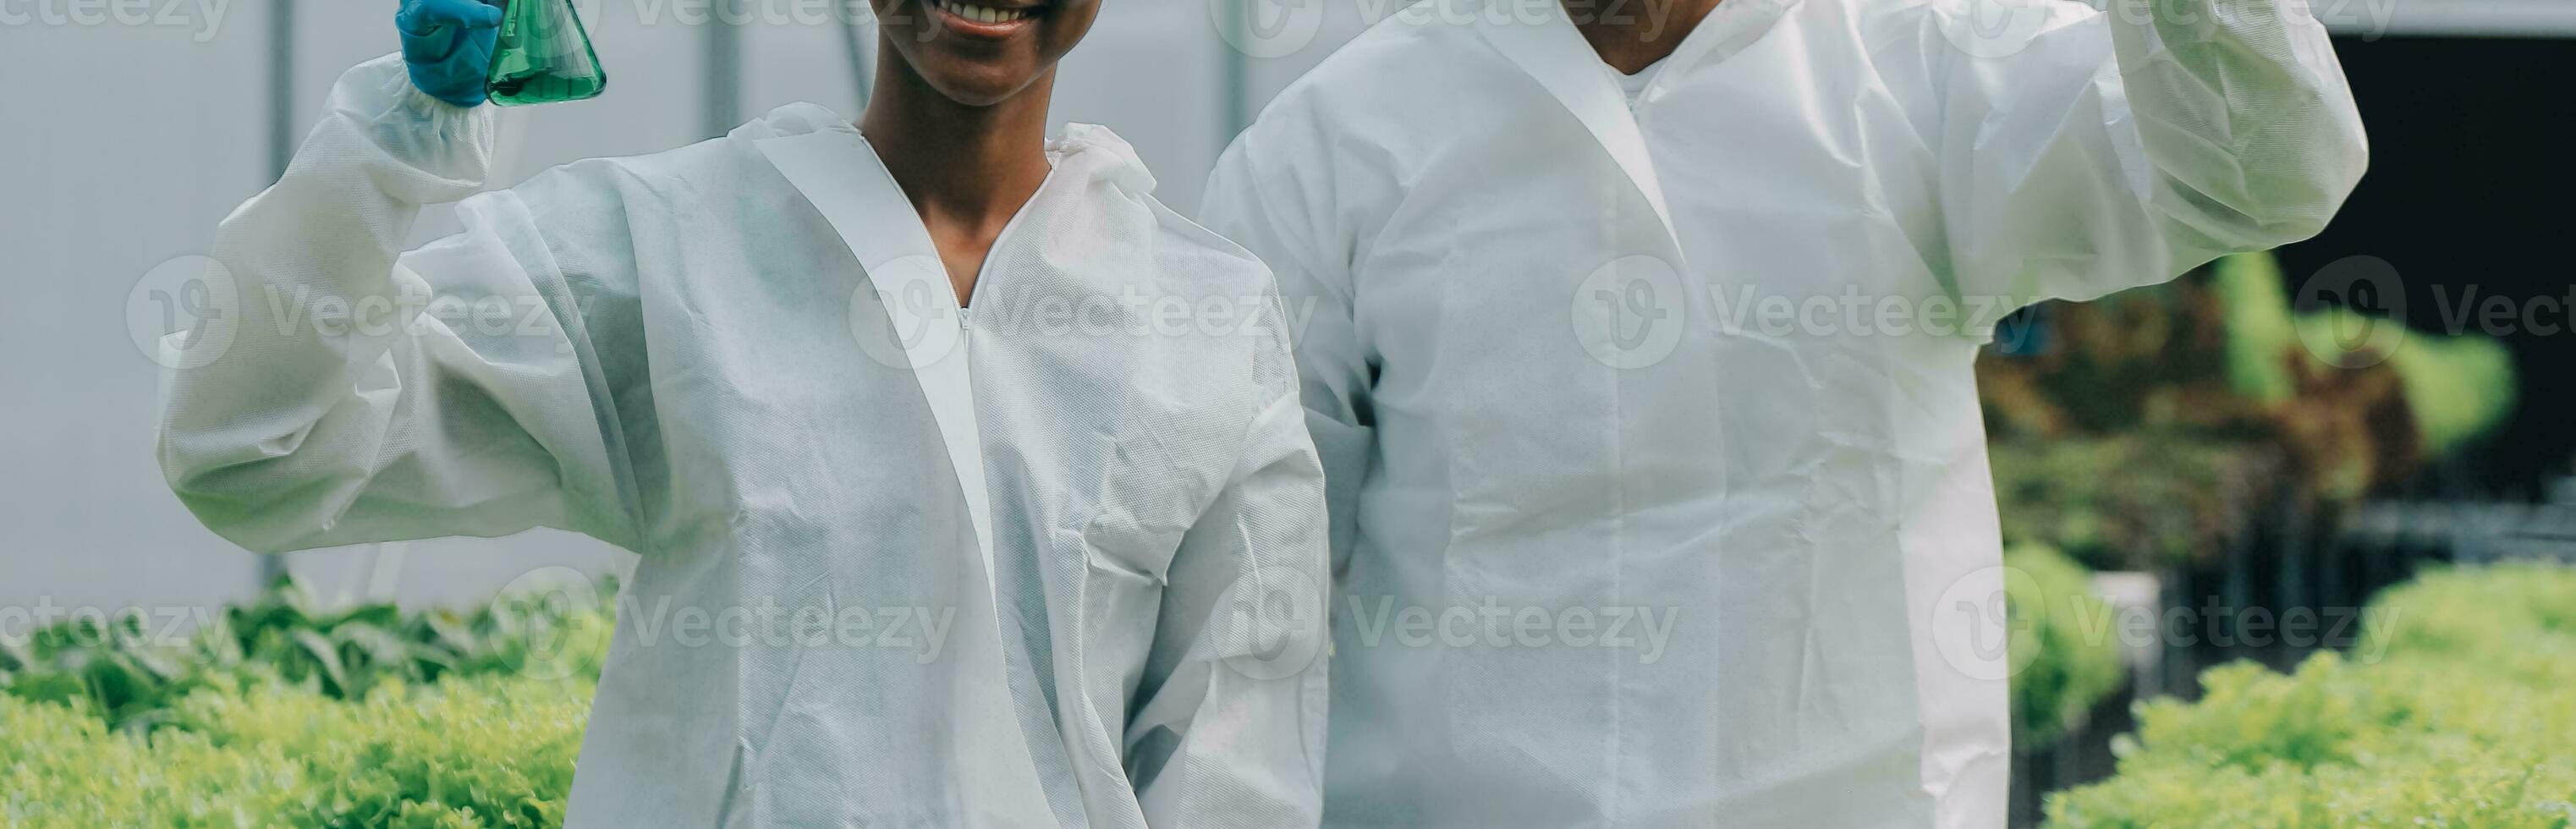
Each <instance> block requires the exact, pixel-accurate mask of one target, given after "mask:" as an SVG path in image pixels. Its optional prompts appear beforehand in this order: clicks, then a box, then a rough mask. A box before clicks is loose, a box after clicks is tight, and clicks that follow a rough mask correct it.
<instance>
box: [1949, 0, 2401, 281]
mask: <svg viewBox="0 0 2576 829" xmlns="http://www.w3.org/2000/svg"><path fill="white" fill-rule="evenodd" d="M2024 2H2028V3H2029V5H2022V3H2024ZM1929 19H1931V20H1932V21H1933V28H1934V29H1935V31H1933V32H1931V33H1928V34H1927V39H1928V40H1930V41H1931V47H1932V48H1933V49H1934V50H1935V52H1936V54H1938V55H1941V56H1942V59H1943V60H1945V61H1946V62H1947V64H1948V65H1947V69H1946V71H1943V72H1942V74H1941V77H1945V78H1946V79H1947V80H1946V89H1944V90H1943V92H1942V95H1943V101H1944V104H1943V110H1944V112H1943V115H1942V119H1941V122H1940V123H1941V127H1940V129H1941V131H1942V133H1943V134H1942V135H1940V136H1939V137H1938V139H1937V141H1936V142H1935V144H1936V146H1938V147H1939V153H1940V171H1941V172H1940V187H1941V192H1942V196H1941V204H1942V214H1943V218H1944V221H1945V223H1946V237H1947V241H1948V244H1949V247H1950V251H1949V257H1948V261H1949V263H1950V271H1951V274H1952V276H1953V277H1954V279H1955V283H1954V284H1953V285H1952V286H1949V287H1951V288H1952V289H1953V290H1954V291H1956V292H1958V293H1961V294H1975V295H1979V296H1981V297H1986V298H2000V299H2005V300H2009V301H2010V303H2011V304H2015V305H2017V304H2026V303H2029V302H2034V301H2038V300H2042V299H2077V300H2081V299H2091V298H2094V297H2098V296H2101V295H2103V294H2107V293H2111V292H2113V291H2118V290H2121V289H2125V288H2130V287H2135V286H2139V285H2146V284H2152V283H2156V282H2161V281H2164V280H2167V279H2171V278H2173V277H2174V276H2177V275H2180V274H2181V273H2183V272H2184V271H2187V270H2190V269H2191V268H2193V267H2197V266H2199V265H2200V264H2202V263H2205V262H2208V261H2210V260H2212V259H2215V258H2217V257H2219V256H2222V255H2226V254H2229V253H2237V252H2246V251H2257V250H2265V249H2269V248H2272V247H2276V246H2279V245H2283V244H2287V243H2290V242H2295V241H2299V240H2302V239H2306V238H2308V237H2310V236H2314V235H2316V234H2317V233H2318V232H2319V231H2320V230H2322V229H2323V228H2324V227H2325V224H2326V222H2327V220H2328V219H2330V218H2332V217H2333V215H2334V213H2335V211H2336V210H2337V209H2338V208H2340V207H2341V206H2342V204H2343V201H2344V198H2345V197H2346V196H2347V195H2349V194H2350V193H2351V191H2352V188H2353V186H2354V185H2355V183H2356V182H2358V181H2359V179H2360V178H2361V175H2362V172H2363V170H2364V168H2365V167H2367V165H2368V157H2369V151H2368V145H2367V142H2366V140H2365V138H2364V136H2363V133H2362V125H2361V117H2360V114H2359V113H2358V111H2357V110H2356V109H2355V108H2354V105H2353V99H2352V92H2351V89H2350V88H2349V87H2347V86H2346V84H2345V81H2344V77H2343V69H2342V66H2341V65H2340V64H2339V63H2338V62H2337V60H2336V58H2335V54H2334V49H2333V45H2332V44H2331V43H2330V42H2329V41H2328V38H2327V33H2326V30H2325V28H2324V27H2323V26H2322V25H2320V24H2319V23H2318V22H2317V21H2316V20H2315V19H2314V18H2313V17H2312V16H2310V15H2309V13H2308V11H2307V7H2306V4H2305V2H2303V0H2184V2H2173V0H2113V2H2112V4H2111V6H2110V8H2109V9H2108V10H2095V9H2092V8H2089V7H2086V6H2083V5H2080V4H2077V3H2072V2H2063V0H2013V2H2007V3H2002V4H2001V5H1998V3H1997V2H1976V1H1974V0H1956V2H1942V3H1940V4H1939V5H1936V6H1935V8H1934V13H1933V14H1932V15H1931V16H1930V18H1929Z"/></svg>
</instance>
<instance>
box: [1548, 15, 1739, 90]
mask: <svg viewBox="0 0 2576 829" xmlns="http://www.w3.org/2000/svg"><path fill="white" fill-rule="evenodd" d="M1564 2H1565V4H1566V9H1565V10H1566V13H1567V15H1569V16H1571V17H1573V18H1574V28H1575V29H1577V30H1579V31H1581V32H1582V33H1583V40H1584V42H1586V43H1590V44H1592V51H1594V52H1598V53H1600V55H1601V60H1602V62H1603V63H1607V64H1610V68H1613V69H1617V70H1619V71H1620V72H1622V73H1626V74H1631V75H1633V74H1636V73H1638V72H1639V71H1643V70H1644V69H1645V68H1646V67H1648V66H1653V65H1654V64H1655V61H1659V60H1663V59H1664V57H1665V56H1666V55H1670V54H1672V53H1673V48H1674V47H1676V46H1680V45H1681V43H1682V38H1685V37H1689V36H1690V33H1691V30H1692V29H1694V28H1698V27H1699V22H1700V20H1701V19H1703V18H1706V17H1708V13H1709V12H1710V11H1711V10H1714V9H1716V8H1717V3H1718V0H1564ZM1640 6H1642V7H1643V8H1638V7H1640Z"/></svg>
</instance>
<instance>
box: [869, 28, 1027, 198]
mask: <svg viewBox="0 0 2576 829" xmlns="http://www.w3.org/2000/svg"><path fill="white" fill-rule="evenodd" d="M877 55H878V56H879V57H878V60H877V77H876V85H875V86H874V87H873V89H872V91H871V92H870V93H869V95H868V111H867V113H866V114H864V115H861V116H860V117H859V133H860V134H862V135H865V136H867V139H868V145H869V146H870V147H872V148H874V149H875V150H876V153H877V156H878V158H880V159H882V160H884V162H885V165H886V170H887V172H890V173H892V174H894V180H895V183H896V184H899V185H902V187H903V193H904V197H905V198H907V199H909V200H911V202H912V207H913V209H914V210H917V211H920V213H921V215H922V217H923V218H924V219H926V220H933V221H942V222H953V223H956V224H960V225H964V226H966V227H978V228H982V227H989V228H990V229H992V230H996V231H998V230H999V229H1000V227H1001V225H1003V224H1005V223H1007V222H1009V221H1010V218H1011V215H1012V214H1014V213H1017V212H1018V211H1019V208H1020V205H1022V204H1025V203H1027V201H1028V200H1029V197H1030V196H1031V195H1034V194H1036V193H1037V190H1038V186H1039V185H1041V184H1044V183H1045V182H1046V177H1047V171H1048V169H1049V168H1048V164H1047V160H1046V122H1047V99H1048V97H1049V93H1050V92H1051V91H1052V88H1053V87H1054V84H1055V70H1054V69H1052V68H1050V69H1048V70H1047V72H1046V74H1044V75H1041V76H1039V77H1038V79H1037V80H1036V81H1035V82H1033V83H1031V84H1029V86H1028V88H1027V89H1023V90H1020V92H1019V94H1016V95H1013V96H1011V97H1010V98H1008V99H1006V100H1003V101H1002V102H1000V103H996V104H993V105H991V106H981V107H978V106H968V105H966V104H961V103H958V102H957V101H956V100H954V99H951V98H949V97H948V96H947V95H945V94H942V93H941V92H940V91H939V90H938V89H935V88H933V87H931V85H930V83H929V81H927V80H924V79H923V78H922V77H921V75H920V74H919V73H917V72H915V71H913V68H912V65H911V64H909V63H906V62H904V60H903V58H902V57H901V56H900V55H898V54H896V53H895V50H894V47H893V45H891V44H879V47H878V49H877Z"/></svg>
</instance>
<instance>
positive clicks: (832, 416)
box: [161, 58, 1327, 828]
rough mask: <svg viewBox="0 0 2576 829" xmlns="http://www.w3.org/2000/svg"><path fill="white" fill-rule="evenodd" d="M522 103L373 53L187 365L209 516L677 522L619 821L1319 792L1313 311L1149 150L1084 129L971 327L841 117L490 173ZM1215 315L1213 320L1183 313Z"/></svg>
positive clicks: (181, 382) (178, 416) (632, 648)
mask: <svg viewBox="0 0 2576 829" xmlns="http://www.w3.org/2000/svg"><path fill="white" fill-rule="evenodd" d="M493 118H494V116H493V115H492V114H491V109H490V108H489V107H484V108H480V109H475V110H465V109H458V108H455V107H452V106H449V105H446V104H442V103H438V102H436V101H434V100H432V99H430V98H428V97H427V96H425V95H422V94H420V93H419V92H417V91H414V90H413V89H411V87H410V84H409V83H408V82H407V81H406V80H405V77H404V73H403V68H402V64H401V63H400V62H399V61H398V60H395V59H393V58H386V59H380V60H377V61H374V62H371V63H368V64H365V65H362V66H360V67H358V68H357V69H355V70H352V71H351V72H350V73H349V74H348V75H346V76H345V77H343V78H342V79H341V81H340V84H339V86H338V88H337V89H335V90H334V91H333V93H332V98H331V100H330V103H329V105H328V110H327V113H326V114H325V116H324V118H323V120H322V123H321V125H320V126H319V127H317V128H316V129H315V130H314V131H313V133H312V135H311V137H310V138H308V139H307V140H306V142H305V144H304V147H303V149H302V150H301V151H300V152H298V153H297V155H296V157H295V161H294V164H293V165H292V166H291V167H290V168H289V169H288V171H287V173H286V175H285V177H284V178H283V179H282V180H280V181H279V182H278V183H277V184H276V186H274V187H272V188H270V189H269V190H268V191H267V192H265V193H262V194H260V195H259V196H258V197H257V198H254V199H252V200H251V201H250V202H248V203H247V204H244V205H243V206H242V207H241V208H240V209H239V210H237V211H235V212H234V213H233V214H232V216H231V217H229V218H228V219H226V220H225V222H224V225H223V228H222V230H221V231H220V233H219V234H218V241H217V243H216V245H217V247H216V250H215V258H216V259H217V260H218V261H219V262H221V263H222V264H223V265H225V266H226V267H228V268H229V269H230V270H231V274H232V278H233V279H234V280H235V281H236V282H237V283H238V293H239V296H240V297H241V302H240V304H239V306H238V310H239V313H240V315H241V316H240V323H239V325H237V326H235V327H234V328H233V330H232V332H231V336H230V342H229V345H228V347H225V348H223V350H222V351H221V352H220V353H215V354H206V355H195V354H184V353H183V354H176V355H174V358H176V359H174V362H177V363H178V364H181V365H193V366H194V367H192V368H187V369H184V370H180V371H177V372H175V373H174V374H173V375H172V376H171V378H170V385H169V386H168V388H167V390H166V395H167V401H166V407H167V412H166V416H165V431H164V434H163V438H162V445H161V456H162V461H163V464H164V467H165V469H166V470H167V472H168V475H169V479H170V482H171V486H172V487H173V489H175V490H176V491H177V492H178V493H179V495H180V496H181V498H182V499H183V500H185V501H186V503H187V505H188V506H189V508H190V509H192V510H194V511H195V512H196V514H197V515H198V516H199V517H200V518H202V519H203V520H204V521H205V522H206V523H207V525H208V526H210V527H212V528H214V529H215V530H216V531H217V532H219V533H222V534H223V535H224V536H225V537H227V538H230V539H232V540H233V541H235V542H238V543H240V544H241V545H242V546H245V547H248V548H250V549H253V550H260V551H281V550H294V549H301V548H309V547H320V546H330V545H340V544H351V543H357V542H367V541H377V540H383V539H402V538H417V537H424V536H437V535H449V534H465V535H480V536H489V535H499V534H503V533H512V532H517V531H519V530H523V529H527V528H530V527H535V526H548V527H558V528H563V529H567V530H573V531H577V532H582V533H587V534H589V535H592V536H594V537H597V538H600V539H602V540H605V541H608V542H610V543H613V544H617V545H619V546H622V547H625V548H628V549H631V550H634V551H635V552H637V553H639V554H641V559H640V562H639V564H638V568H637V570H636V573H635V576H634V579H633V581H632V583H631V584H629V585H628V586H627V595H626V596H625V597H624V600H623V601H621V603H620V614H619V618H618V620H617V625H618V627H617V632H616V638H615V643H614V645H613V646H612V648H611V652H610V655H609V658H608V666H607V670H606V674H605V676H604V677H603V678H602V680H601V682H600V686H599V691H598V697H597V703H596V707H595V709H594V714H593V717H592V719H591V723H590V729H589V733H588V735H587V738H586V740H585V742H584V744H583V747H582V753H581V761H580V772H579V774H578V776H577V779H576V782H575V784H574V786H573V794H572V802H571V807H570V808H571V811H570V822H571V823H572V824H573V825H575V826H599V827H639V826H655V827H662V826H669V827H716V826H728V827H732V826H760V827H767V826H779V827H842V826H868V827H1014V828H1016V827H1036V826H1063V827H1082V826H1090V827H1144V826H1146V825H1148V824H1150V825H1152V826H1155V827H1213V826H1249V827H1275V826H1291V825H1312V824H1313V823H1314V821H1315V820H1316V819H1317V813H1318V811H1319V809H1320V805H1319V803H1318V799H1317V790H1318V788H1319V786H1320V778H1319V775H1320V773H1321V772H1320V763H1321V748H1322V746H1321V741H1322V738H1323V726H1322V716H1323V704H1324V686H1323V666H1322V664H1321V663H1322V661H1323V660H1322V659H1321V658H1320V656H1319V654H1320V652H1321V650H1322V639H1323V636H1322V633H1321V630H1322V618H1323V616H1322V604H1323V598H1322V596H1321V593H1320V589H1319V587H1318V585H1320V584H1321V579H1322V578H1323V577H1324V567H1325V566H1326V562H1327V555H1326V553H1327V547H1326V537H1325V523H1324V512H1323V485H1322V482H1321V479H1320V469H1319V467H1318V465H1317V463H1316V460H1315V457H1314V451H1313V449H1312V447H1311V445H1310V443H1309V442H1308V440H1307V437H1306V434H1305V427H1304V424H1303V418H1302V417H1301V416H1300V411H1301V410H1300V409H1299V407H1298V406H1297V400H1296V379H1295V373H1294V369H1293V364H1292V363H1291V362H1290V361H1289V355H1288V350H1287V343H1286V339H1285V336H1284V335H1285V329H1286V326H1284V325H1279V324H1277V323H1276V319H1277V316H1278V304H1277V296H1276V294H1275V293H1274V292H1273V290H1272V288H1271V286H1270V283H1269V277H1268V274H1267V272H1266V271H1265V270H1263V269H1262V267H1261V266H1260V265H1259V263H1258V262H1256V261H1255V260H1253V259H1252V258H1251V257H1249V256H1246V255H1245V254H1244V253H1243V252H1242V250H1241V249H1240V248H1237V247H1234V246H1233V245H1231V244H1229V243H1227V242H1225V241H1224V240H1222V239H1219V238H1217V237H1216V236H1214V235H1213V234H1210V233H1208V232H1207V231H1205V230H1203V229H1200V228H1198V227H1196V226H1194V225H1191V224H1189V223H1188V222H1187V221H1184V220H1182V219H1180V218H1178V217H1177V216H1175V215H1174V214H1172V213H1170V212H1169V211H1167V210H1166V209H1164V208H1163V207H1162V206H1161V205H1160V204H1158V203H1157V202H1155V201H1154V200H1153V199H1152V198H1151V197H1150V196H1149V195H1148V191H1149V190H1150V188H1151V187H1152V179H1151V177H1150V176H1148V175H1147V174H1146V172H1145V170H1144V168H1143V166H1142V165H1141V164H1140V163H1139V162H1138V161H1137V160H1136V158H1135V156H1134V154H1133V152H1132V151H1131V150H1130V149H1129V148H1128V147H1127V145H1126V144H1124V143H1122V142H1121V141H1119V140H1118V139H1117V138H1116V137H1115V136H1113V135H1111V134H1110V133H1109V132H1108V131H1107V130H1103V129H1100V128H1097V127H1075V128H1073V129H1071V130H1069V131H1068V133H1067V137H1066V138H1064V139H1062V140H1059V141H1056V142H1052V143H1051V146H1050V157H1051V160H1052V161H1053V163H1054V165H1055V170H1054V173H1053V174H1052V176H1051V177H1050V178H1049V179H1048V180H1047V182H1046V184H1045V185H1044V186H1043V187H1042V188H1041V189H1040V190H1039V191H1038V193H1037V194H1036V195H1035V196H1034V197H1033V198H1032V199H1031V200H1030V201H1029V203H1028V204H1027V206H1026V207H1025V208H1024V209H1023V210H1022V212H1021V213H1020V215H1019V216H1018V217H1017V218H1016V219H1015V220H1014V221H1013V223H1012V225H1011V226H1010V227H1009V228H1008V229H1007V230H1006V231H1004V233H1003V235H1002V238H1000V239H999V240H998V241H997V242H996V243H995V245H994V247H993V250H992V254H991V258H990V259H989V260H988V262H987V264H986V267H985V270H984V273H983V275H982V278H981V280H980V284H979V286H978V288H977V290H976V298H975V301H974V302H973V303H972V306H973V311H974V312H975V313H974V314H973V315H971V316H967V317H964V318H960V317H959V316H958V315H957V302H956V300H955V297H954V296H953V294H952V293H951V291H950V290H949V287H948V282H947V279H946V277H945V275H944V273H943V272H942V271H940V270H939V266H938V262H939V259H938V257H937V251H936V250H935V249H934V248H933V247H932V245H931V242H930V238H929V236H928V234H927V232H926V231H925V230H923V228H922V225H921V223H920V221H919V219H918V217H917V215H916V214H915V213H914V212H913V211H912V208H911V206H910V204H909V202H907V201H906V200H905V198H904V196H903V194H902V192H901V190H900V189H899V188H898V187H897V186H896V185H895V183H894V181H893V179H892V178H891V177H890V176H889V175H888V174H887V172H886V171H885V168H884V167H883V166H882V165H881V164H880V163H879V162H878V160H877V158H876V156H875V154H874V153H873V151H871V150H870V149H869V148H868V145H867V144H866V142H865V141H864V140H863V139H862V138H861V137H860V135H859V133H858V131H857V129H855V128H854V127H852V126H851V125H850V123H849V121H848V120H847V119H844V118H841V117H838V116H836V115H833V114H832V113H831V112H829V111H826V110H824V109H823V108H821V107H818V106H814V105H811V104H797V105H791V106H787V107H783V108H780V109H778V110H777V111H775V112H772V113H770V114H769V115H768V116H766V117H764V118H761V119H759V120H755V121H753V122H751V123H749V124H747V125H745V126H743V127H741V128H739V129H737V130H735V131H734V132H733V133H732V134H730V135H728V136H726V137H724V138H720V139H716V140H713V141H709V142H705V143H702V144H698V145H695V146H691V147H686V148H683V149H679V150H674V151H670V152H665V153H660V154H656V155H650V156H644V157H639V158H628V159H613V160H594V161H584V162H580V163H576V164H572V165H569V166H566V167H562V168H558V169H555V170H552V171H548V172H546V173H543V174H541V175H539V176H537V177H536V178H534V179H531V180H529V181H528V182H527V183H525V184H523V185H521V186H519V187H516V188H513V189H510V190H506V191H495V192H489V193H484V194H481V195H474V196H472V197H471V198H467V197H468V195H469V194H472V193H474V192H475V190H476V189H477V187H478V184H479V182H480V181H481V180H482V178H483V176H484V173H485V164H486V162H487V159H488V158H489V157H490V154H491V144H492V135H493ZM459 199H463V200H464V201H463V203H462V204H461V205H460V206H459V208H458V209H459V214H460V216H461V218H462V219H463V221H464V225H465V230H464V232H463V233H461V234H459V235H456V236H452V237H449V238H446V239H443V240H440V241H437V242H435V243H432V244H430V245H428V246H427V247H423V248H421V249H419V250H415V251H411V252H409V253H402V252H401V251H400V246H401V244H402V242H403V239H404V237H405V234H406V233H407V232H408V231H409V230H410V228H411V227H412V222H413V219H414V217H415V216H416V215H417V213H418V209H419V207H420V206H421V205H424V204H433V203H443V202H450V201H456V200H459ZM386 297H403V298H409V299H408V300H406V301H404V302H401V303H398V304H393V305H388V304H387V303H386V302H385V301H384V300H383V298H386ZM371 300H372V304H371ZM423 300H427V301H423ZM925 302H926V303H927V304H924V303H925ZM338 303H348V304H347V305H345V306H344V305H339V304H338ZM1174 303H1186V304H1187V305H1188V307H1191V308H1197V309H1203V310H1200V311H1199V312H1198V314H1199V316H1194V317H1191V318H1189V319H1187V320H1182V321H1181V322H1182V324H1178V325H1164V324H1162V323H1163V322H1165V320H1162V319H1149V318H1147V317H1148V315H1152V314H1157V313H1162V314H1168V313H1170V312H1169V310H1168V309H1169V308H1170V307H1171V306H1172V305H1173V304H1174ZM889 306H892V307H891V309H889ZM351 307H354V308H356V309H358V313H357V314H356V315H355V316H354V317H353V318H351V322H352V323H354V324H332V323H330V322H328V321H327V320H325V319H324V318H323V317H325V316H334V315H345V314H346V313H347V309H348V308H351ZM388 307H391V308H394V309H396V310H395V311H394V312H393V313H392V314H391V315H390V316H389V315H387V314H386V312H385V309H386V308H388ZM370 308H372V309H373V313H372V314H371V313H369V309H370ZM484 308H501V309H504V310H503V311H502V312H501V313H499V314H497V318H495V317H487V316H485V315H483V314H482V313H481V312H482V309H484ZM1204 309H1215V310H1216V311H1227V310H1239V311H1241V312H1242V315H1241V316H1240V317H1237V318H1232V319H1220V318H1217V317H1214V316H1209V311H1208V310H1204ZM297 315H303V316H302V317H301V318H297ZM370 320H372V322H373V324H370ZM923 324H928V325H931V326H933V327H931V328H922V327H920V326H921V325H923ZM890 325H891V326H892V327H891V328H889V326H890ZM961 325H962V331H961ZM890 331H892V332H902V333H904V334H905V336H906V339H904V340H903V341H901V342H900V343H898V341H897V340H896V339H895V337H893V336H892V335H891V334H890V333H889V332H890ZM854 332H856V334H855V335H854ZM218 339H220V338H215V337H206V338H201V339H200V340H199V342H200V343H206V342H214V341H216V340H218ZM178 347H179V344H177V343H174V342H170V341H165V348H178ZM970 361H971V364H972V365H971V371H970V370H969V362H970ZM915 365H918V366H920V370H919V371H918V372H916V371H914V370H913V367H914V366H915ZM961 479H962V482H961ZM979 539H989V541H981V540H979ZM988 562H989V563H988ZM988 573H990V574H991V575H990V576H989V577H988V575H987V574H988ZM1300 601H1304V602H1306V603H1307V605H1308V606H1299V605H1298V602H1300ZM1265 608H1267V609H1268V611H1267V612H1264V609H1265ZM1309 610H1311V611H1312V612H1305V611H1309ZM1299 616H1302V617H1303V618H1304V619H1305V620H1306V624H1305V625H1304V626H1303V627H1295V626H1293V624H1294V623H1295V621H1296V617H1299ZM1282 637H1286V638H1282ZM1301 637H1302V638H1301Z"/></svg>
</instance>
